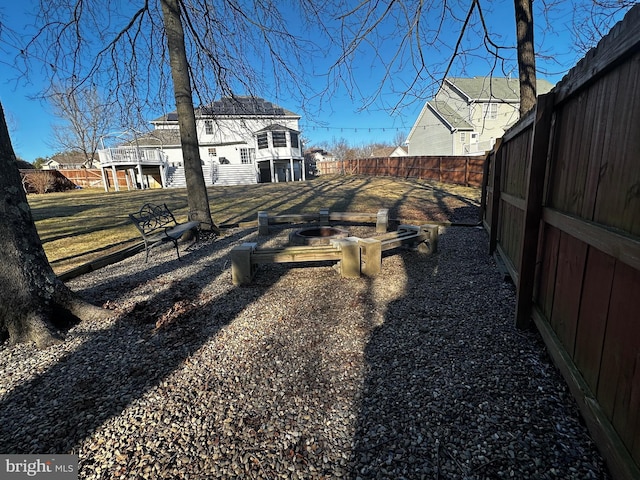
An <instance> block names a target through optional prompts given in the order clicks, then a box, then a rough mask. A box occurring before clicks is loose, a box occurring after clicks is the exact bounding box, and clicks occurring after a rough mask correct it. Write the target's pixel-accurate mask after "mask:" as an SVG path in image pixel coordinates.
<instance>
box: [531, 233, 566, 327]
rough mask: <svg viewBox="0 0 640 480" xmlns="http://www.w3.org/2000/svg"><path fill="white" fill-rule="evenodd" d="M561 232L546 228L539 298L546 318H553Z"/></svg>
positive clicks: (539, 303) (538, 301)
mask: <svg viewBox="0 0 640 480" xmlns="http://www.w3.org/2000/svg"><path fill="white" fill-rule="evenodd" d="M561 233H562V232H561V231H560V230H559V229H557V228H554V227H552V226H549V225H546V226H545V228H544V249H543V252H542V264H541V268H540V279H539V284H540V287H539V296H538V298H537V302H536V303H537V304H538V305H539V306H540V307H541V310H542V313H543V314H544V316H545V318H547V319H548V318H551V313H552V311H553V297H554V296H555V288H556V282H555V278H556V272H557V267H558V249H559V248H560V235H561Z"/></svg>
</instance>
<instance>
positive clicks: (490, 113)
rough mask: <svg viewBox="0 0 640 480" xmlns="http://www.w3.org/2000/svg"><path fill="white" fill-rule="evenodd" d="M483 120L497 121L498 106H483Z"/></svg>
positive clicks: (494, 104)
mask: <svg viewBox="0 0 640 480" xmlns="http://www.w3.org/2000/svg"><path fill="white" fill-rule="evenodd" d="M482 118H486V119H487V120H495V119H496V118H498V104H497V103H484V104H482Z"/></svg>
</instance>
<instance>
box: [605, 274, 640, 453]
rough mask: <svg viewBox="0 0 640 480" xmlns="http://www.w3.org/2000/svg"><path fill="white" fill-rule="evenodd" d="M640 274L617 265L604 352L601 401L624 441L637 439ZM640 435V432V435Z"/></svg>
mask: <svg viewBox="0 0 640 480" xmlns="http://www.w3.org/2000/svg"><path fill="white" fill-rule="evenodd" d="M638 312H640V272H638V271H637V270H634V269H632V268H630V267H629V266H627V265H624V264H622V263H619V262H618V263H617V265H616V270H615V276H614V281H613V289H612V292H611V307H610V311H609V321H608V323H607V329H606V333H605V343H604V349H603V353H602V367H601V375H600V383H599V384H598V395H597V396H598V401H599V402H600V404H601V405H602V408H603V410H604V411H605V413H606V414H607V416H608V417H609V418H612V419H613V422H612V423H613V426H614V427H615V429H616V431H617V432H618V433H619V434H620V437H621V438H622V440H623V441H624V442H625V443H626V444H629V443H628V442H630V441H631V440H633V438H634V433H633V431H631V428H632V427H636V426H637V414H638V410H640V404H638V403H636V404H635V405H632V403H631V398H632V393H633V392H634V390H635V394H636V400H637V399H638V397H637V395H638V392H637V388H638V386H639V384H638V383H636V384H635V386H634V384H633V382H632V380H635V381H636V382H637V381H638V380H640V377H639V374H638V369H639V368H640V322H639V321H638ZM636 435H637V432H636Z"/></svg>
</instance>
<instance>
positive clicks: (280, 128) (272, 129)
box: [255, 123, 300, 133]
mask: <svg viewBox="0 0 640 480" xmlns="http://www.w3.org/2000/svg"><path fill="white" fill-rule="evenodd" d="M282 131H285V132H294V133H300V132H299V131H298V130H294V129H293V128H288V127H283V126H282V125H278V124H277V123H273V124H271V125H268V126H266V127H264V128H263V129H262V130H258V131H257V132H255V133H260V132H282Z"/></svg>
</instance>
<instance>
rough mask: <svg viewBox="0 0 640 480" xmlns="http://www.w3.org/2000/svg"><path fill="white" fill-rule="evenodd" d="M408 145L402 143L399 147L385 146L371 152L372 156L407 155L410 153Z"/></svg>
mask: <svg viewBox="0 0 640 480" xmlns="http://www.w3.org/2000/svg"><path fill="white" fill-rule="evenodd" d="M408 154H409V153H408V150H407V147H403V146H401V145H399V146H397V147H383V148H376V149H375V150H374V151H373V152H371V156H372V157H378V158H386V157H406V156H407V155H408Z"/></svg>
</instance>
